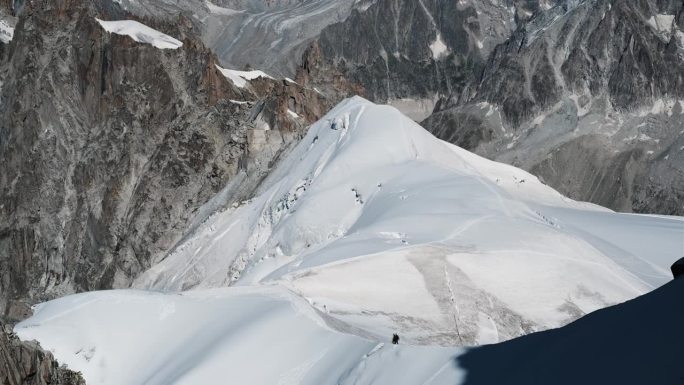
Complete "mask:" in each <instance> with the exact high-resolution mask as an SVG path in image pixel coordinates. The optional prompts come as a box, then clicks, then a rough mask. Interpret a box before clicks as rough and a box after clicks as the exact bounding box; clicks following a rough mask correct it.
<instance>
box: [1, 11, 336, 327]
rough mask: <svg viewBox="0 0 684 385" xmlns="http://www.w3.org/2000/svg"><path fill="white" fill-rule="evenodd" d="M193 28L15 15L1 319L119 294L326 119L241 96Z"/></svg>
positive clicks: (311, 106)
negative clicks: (76, 297) (71, 297)
mask: <svg viewBox="0 0 684 385" xmlns="http://www.w3.org/2000/svg"><path fill="white" fill-rule="evenodd" d="M98 20H99V21H98ZM108 30H111V31H112V32H113V33H110V32H108ZM193 31H194V30H193V28H192V24H191V23H189V22H188V20H187V19H185V18H184V17H182V16H181V17H178V18H175V19H174V20H173V21H164V20H157V19H152V18H147V19H144V20H143V19H140V18H138V19H136V16H135V15H133V14H129V13H126V12H125V11H124V10H122V9H121V8H120V7H119V5H118V4H117V3H115V2H112V1H109V0H102V1H89V0H88V1H86V0H55V1H52V0H50V1H48V0H44V1H42V0H41V1H32V2H27V3H25V4H24V7H23V10H22V12H21V13H20V15H19V20H18V23H17V28H16V29H15V31H14V36H13V39H12V41H11V42H10V44H9V45H8V46H7V45H4V44H2V43H0V47H3V49H4V51H3V52H4V53H5V56H3V60H2V61H1V62H0V82H2V87H1V91H0V92H1V94H0V100H1V103H0V164H2V173H0V316H7V318H8V319H10V320H20V319H23V317H24V316H25V314H26V310H27V305H26V303H35V302H36V301H40V300H45V299H49V298H54V297H56V296H61V295H64V294H68V293H73V292H80V291H86V290H95V289H108V288H112V287H126V286H127V285H129V284H130V282H131V281H132V279H133V278H134V277H135V276H137V275H138V274H139V273H140V272H142V271H144V270H146V269H147V268H149V267H150V266H151V265H152V264H153V263H154V261H155V260H157V259H160V258H163V256H164V255H165V254H166V253H167V252H168V251H169V250H170V249H172V248H173V246H174V245H175V243H176V242H178V241H180V240H181V239H182V238H183V236H184V232H185V231H187V230H188V229H192V226H193V223H195V222H200V221H201V220H202V218H203V215H205V213H204V212H203V211H202V210H200V207H205V208H206V207H209V206H211V207H222V205H225V204H227V205H230V204H231V203H232V202H233V201H241V200H243V199H246V198H247V197H249V196H251V191H252V190H253V189H255V188H256V186H257V185H258V184H259V183H260V181H261V180H262V179H263V177H264V175H265V174H266V173H267V172H268V170H269V169H270V167H271V164H272V162H273V161H274V159H277V158H278V156H279V154H280V153H281V152H282V151H284V150H285V149H286V148H288V147H289V146H291V145H292V143H294V142H296V140H297V139H299V138H300V137H301V136H302V134H301V132H302V131H304V129H305V128H306V125H307V124H308V123H310V122H313V121H315V120H316V119H317V118H318V117H319V116H321V114H322V112H321V111H322V110H325V109H326V107H325V106H324V105H321V104H320V103H319V99H320V97H319V95H318V94H317V93H316V92H315V91H312V90H306V89H304V88H302V87H300V86H298V85H297V84H294V83H289V82H286V81H283V80H275V79H253V80H249V83H250V87H248V88H238V87H235V86H234V85H233V84H232V83H231V82H230V80H228V79H226V78H225V77H224V76H223V75H222V74H221V72H220V71H219V69H218V68H217V65H218V59H217V58H216V56H215V55H214V54H213V53H212V52H211V51H210V50H209V49H208V48H207V47H206V46H205V45H204V44H203V43H202V42H201V41H200V39H199V38H198V37H197V36H195V35H194V34H193ZM169 36H170V37H169ZM176 40H177V41H178V42H182V46H181V45H179V44H178V42H176ZM168 44H171V45H172V46H173V47H175V49H160V47H159V46H161V48H166V47H169V45H168ZM288 110H292V111H293V112H295V113H296V114H297V116H298V119H294V118H292V117H291V116H290V114H288V112H287V111H288ZM207 202H211V203H210V205H205V204H206V203H207Z"/></svg>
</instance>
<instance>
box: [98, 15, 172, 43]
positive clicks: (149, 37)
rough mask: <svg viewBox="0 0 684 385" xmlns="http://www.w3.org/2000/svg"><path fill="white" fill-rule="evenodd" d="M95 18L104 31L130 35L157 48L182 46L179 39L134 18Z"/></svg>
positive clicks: (139, 41)
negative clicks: (107, 19) (105, 19)
mask: <svg viewBox="0 0 684 385" xmlns="http://www.w3.org/2000/svg"><path fill="white" fill-rule="evenodd" d="M95 20H97V22H98V23H100V25H101V26H102V28H103V29H104V30H105V31H107V32H109V33H115V34H117V35H126V36H130V37H131V38H132V39H133V40H135V41H137V42H138V43H146V44H152V45H153V46H154V47H156V48H159V49H178V48H180V47H182V46H183V43H182V42H181V41H180V40H178V39H174V38H172V37H171V36H169V35H167V34H165V33H162V32H159V31H157V30H156V29H153V28H150V27H148V26H146V25H145V24H142V23H139V22H137V21H135V20H117V21H104V20H100V19H98V18H95Z"/></svg>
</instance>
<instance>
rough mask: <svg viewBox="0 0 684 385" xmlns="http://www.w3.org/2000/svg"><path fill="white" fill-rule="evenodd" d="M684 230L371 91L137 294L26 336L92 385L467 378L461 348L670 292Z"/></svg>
mask: <svg viewBox="0 0 684 385" xmlns="http://www.w3.org/2000/svg"><path fill="white" fill-rule="evenodd" d="M683 229H684V222H683V220H682V218H677V217H659V216H642V215H632V214H617V213H614V212H612V211H610V210H607V209H605V208H601V207H598V206H595V205H592V204H588V203H582V202H576V201H573V200H570V199H568V198H566V197H564V196H562V195H560V194H559V193H558V192H556V191H554V190H553V189H551V188H549V187H547V186H545V185H544V184H542V183H541V182H539V181H538V180H537V178H535V177H534V176H532V175H530V174H529V173H526V172H524V171H522V170H519V169H517V168H514V167H512V166H507V165H504V164H500V163H495V162H492V161H489V160H486V159H484V158H481V157H479V156H476V155H474V154H471V153H469V152H467V151H465V150H463V149H461V148H458V147H456V146H453V145H451V144H448V143H446V142H443V141H440V140H438V139H436V138H435V137H433V136H432V135H430V134H429V133H428V132H427V131H425V130H424V129H423V128H421V127H420V126H419V125H417V124H416V123H414V122H413V121H412V120H410V119H409V118H407V117H405V116H403V115H401V114H400V113H399V112H398V111H397V110H396V109H394V108H392V107H388V106H380V105H375V104H373V103H370V102H368V101H366V100H364V99H362V98H359V97H355V98H351V99H347V100H345V101H344V102H342V103H341V104H340V105H338V106H337V107H336V108H334V109H333V110H332V111H330V112H329V113H328V114H327V115H326V116H325V117H324V118H323V119H322V120H320V121H319V122H318V123H316V124H314V125H312V127H311V128H310V129H309V132H308V134H307V136H306V137H305V138H304V139H303V140H302V141H301V143H300V144H299V145H298V146H297V147H296V148H295V149H294V151H292V152H291V153H290V154H289V155H288V156H287V157H286V158H285V159H283V160H282V161H281V162H280V164H279V165H278V167H277V169H276V170H275V171H274V172H273V173H272V174H270V176H269V178H268V179H267V180H266V181H265V182H264V183H263V185H262V187H261V190H260V192H259V194H257V196H256V197H255V198H254V199H252V200H250V201H247V202H243V204H241V205H239V206H235V207H230V208H227V209H224V210H220V211H217V212H215V213H214V214H213V215H211V216H210V217H209V218H208V219H207V220H206V221H205V222H204V223H203V224H202V225H201V226H199V227H198V228H197V229H195V230H194V231H193V232H192V233H191V234H189V235H188V236H187V237H186V238H185V240H184V242H183V243H182V244H180V245H179V246H178V247H177V248H176V250H175V251H174V252H173V253H172V254H171V255H169V256H168V257H166V258H165V259H163V260H161V261H158V262H157V263H156V265H155V266H153V267H152V268H151V269H150V270H149V271H147V272H146V273H145V274H144V275H142V276H141V277H140V278H139V279H138V280H137V281H136V283H135V284H134V288H135V289H138V290H122V291H108V292H92V293H86V294H79V295H74V296H70V297H65V298H62V299H58V300H55V301H51V302H48V303H45V304H41V305H38V306H37V307H36V309H35V314H34V316H33V317H32V318H30V319H28V320H26V321H24V322H22V323H21V324H19V325H17V327H16V329H15V330H16V332H17V333H18V334H19V336H20V337H21V338H22V339H25V340H30V339H36V340H38V341H39V342H40V343H41V345H42V346H43V347H44V348H46V349H48V350H50V351H52V352H53V353H54V354H55V356H56V358H57V359H58V360H59V361H60V362H63V363H65V364H67V365H68V366H69V367H70V368H72V369H74V370H78V371H81V372H82V373H83V375H84V378H85V379H86V381H87V383H89V384H209V383H230V384H283V385H285V384H370V383H373V384H457V383H460V382H462V381H463V379H464V378H465V376H466V375H467V373H466V371H465V370H464V369H462V368H461V367H460V366H459V364H458V357H459V356H460V355H461V354H462V353H463V352H464V348H463V347H466V346H473V345H480V344H490V343H496V342H501V341H505V340H509V339H512V338H515V337H518V336H521V335H525V334H528V333H531V332H535V331H540V330H545V329H550V328H557V327H560V326H563V325H565V324H567V323H569V322H571V321H573V320H576V319H577V318H579V317H582V316H583V315H585V314H587V313H590V312H593V311H595V310H597V309H600V308H604V307H606V306H609V305H613V304H617V303H621V302H624V301H626V300H629V299H632V298H635V297H637V296H639V295H642V294H644V293H647V292H649V291H651V290H653V289H655V288H657V287H659V286H661V285H663V284H664V283H666V282H667V281H668V280H670V279H671V275H670V273H669V266H670V264H671V263H672V262H674V261H675V260H676V259H678V258H680V257H681V255H679V253H680V252H681V242H682V237H683V236H684V230H683ZM393 333H398V334H399V335H400V337H401V340H400V344H399V345H398V346H394V345H391V344H390V343H389V341H390V339H391V337H392V334H393Z"/></svg>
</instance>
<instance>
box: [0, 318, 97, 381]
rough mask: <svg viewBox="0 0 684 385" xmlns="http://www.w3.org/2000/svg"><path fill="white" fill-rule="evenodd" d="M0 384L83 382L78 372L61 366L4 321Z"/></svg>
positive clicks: (0, 326)
mask: <svg viewBox="0 0 684 385" xmlns="http://www.w3.org/2000/svg"><path fill="white" fill-rule="evenodd" d="M0 383H1V384H3V385H47V384H51V385H83V384H85V381H83V379H82V378H81V376H80V375H79V374H78V373H74V372H72V371H70V370H67V369H65V368H62V367H60V366H59V365H58V364H57V362H56V361H55V360H54V358H53V357H52V354H50V353H48V352H44V351H42V350H41V349H40V346H39V345H38V344H37V343H35V342H21V341H20V340H19V338H17V336H16V335H14V333H12V329H11V328H10V327H9V326H8V325H4V324H2V322H0Z"/></svg>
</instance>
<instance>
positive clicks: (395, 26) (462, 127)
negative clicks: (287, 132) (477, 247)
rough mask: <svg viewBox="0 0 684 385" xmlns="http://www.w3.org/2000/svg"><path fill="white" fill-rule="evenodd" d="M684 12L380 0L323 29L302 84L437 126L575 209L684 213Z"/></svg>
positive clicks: (657, 6) (598, 1) (665, 6)
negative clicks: (527, 174)
mask: <svg viewBox="0 0 684 385" xmlns="http://www.w3.org/2000/svg"><path fill="white" fill-rule="evenodd" d="M524 5H527V6H529V7H530V8H528V9H529V11H527V10H526V9H525V8H523V6H524ZM682 12H683V6H682V2H681V1H655V0H649V1H646V0H642V1H636V2H635V1H607V0H594V1H581V2H580V1H561V2H559V3H558V4H552V3H548V2H545V3H543V4H541V3H534V2H529V3H525V4H503V3H489V2H467V1H458V2H455V1H444V2H440V1H437V2H433V1H427V0H426V1H422V2H421V1H406V2H391V1H377V2H375V3H374V4H373V5H371V6H369V7H368V8H367V9H365V10H363V11H361V10H355V11H353V12H352V15H351V16H350V17H349V18H348V19H347V20H345V21H344V22H343V23H338V24H334V25H331V26H329V27H327V28H325V29H323V31H322V32H321V35H320V37H319V38H317V39H316V40H315V41H314V43H313V45H312V47H311V48H310V49H309V50H308V51H307V54H306V55H305V57H304V63H303V69H302V70H301V71H300V75H299V77H298V80H299V81H301V82H302V83H303V84H307V85H310V86H315V87H317V88H318V89H320V90H321V91H322V92H324V93H326V94H328V95H333V97H340V96H344V95H349V94H361V95H364V96H366V97H368V98H370V99H371V100H375V101H379V102H389V103H391V104H393V105H395V106H397V107H399V108H400V109H401V110H402V111H404V112H406V113H408V114H409V115H410V116H412V117H413V118H414V119H416V120H422V119H425V118H427V119H426V120H425V122H424V125H425V126H426V128H428V129H429V130H430V131H431V132H433V133H435V134H436V135H437V136H438V137H440V138H442V139H445V140H448V141H450V142H452V143H455V144H458V145H459V146H462V147H464V148H466V149H469V150H472V151H474V152H476V153H478V154H481V155H484V156H487V157H488V158H490V159H495V160H499V161H503V162H506V163H510V164H513V165H516V166H519V167H522V168H524V169H526V170H528V171H531V172H533V173H534V174H535V175H538V176H539V177H540V178H542V180H544V181H545V182H546V183H548V184H549V185H551V186H553V187H554V188H557V189H558V190H559V191H561V192H563V193H564V194H567V195H568V196H570V197H572V198H575V199H580V200H588V201H591V202H595V203H598V204H601V205H604V206H607V207H610V208H613V209H616V210H620V211H628V212H631V211H633V212H650V213H661V214H681V213H682V212H684V206H682V204H681V202H682V196H683V194H684V174H683V173H682V170H683V169H684V159H682V155H681V150H680V148H681V147H682V146H684V142H682V141H683V140H684V139H682V132H681V127H682V124H683V123H682V122H683V121H682V119H684V115H683V114H682V113H684V97H683V96H682V93H683V92H684V91H683V90H684V87H683V86H682V83H683V82H684V80H683V79H684V75H683V74H684V64H683V63H684V61H682V55H684V40H683V39H684V32H682V29H683V28H684V27H683V26H684V16H682ZM521 15H523V16H522V17H521ZM380 21H382V22H380Z"/></svg>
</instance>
